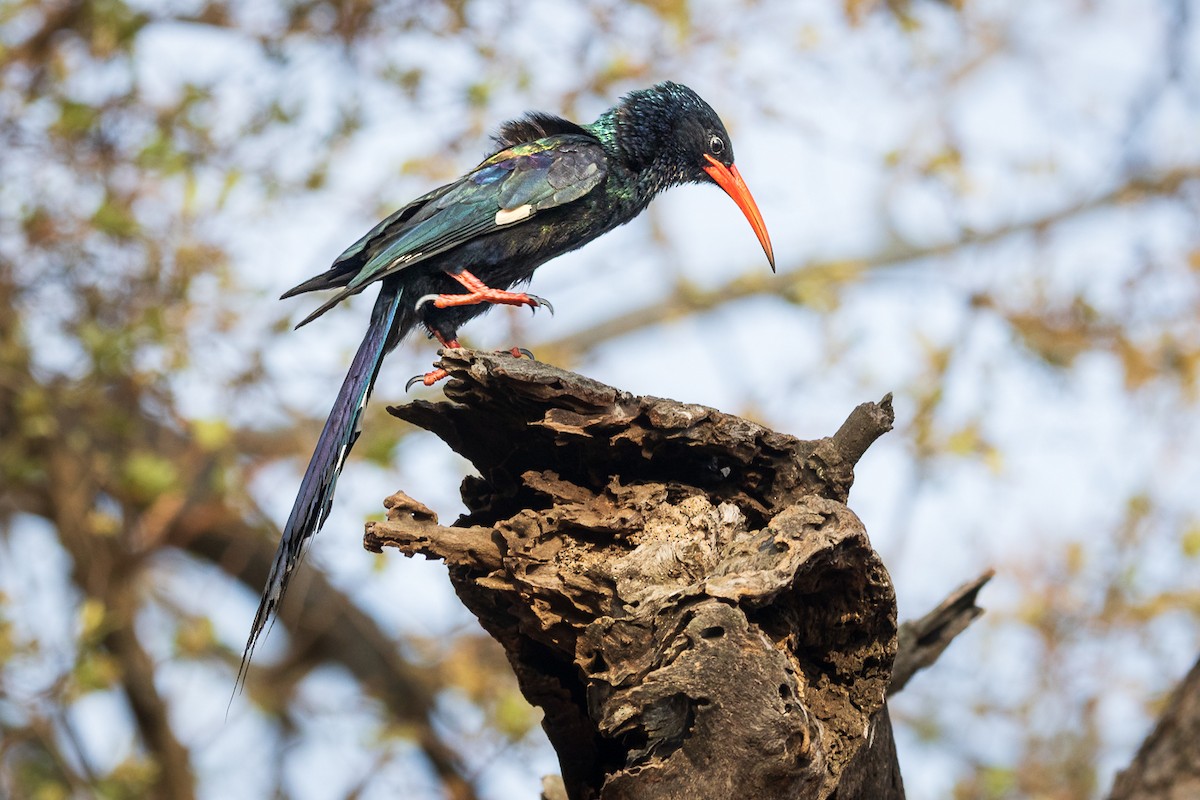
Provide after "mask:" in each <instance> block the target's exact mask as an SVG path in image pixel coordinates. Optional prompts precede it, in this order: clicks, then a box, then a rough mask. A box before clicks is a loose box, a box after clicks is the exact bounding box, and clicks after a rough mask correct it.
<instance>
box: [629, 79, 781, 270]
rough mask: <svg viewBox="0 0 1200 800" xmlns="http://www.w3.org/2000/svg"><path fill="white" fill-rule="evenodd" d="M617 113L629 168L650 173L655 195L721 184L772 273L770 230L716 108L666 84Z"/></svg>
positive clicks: (632, 98)
mask: <svg viewBox="0 0 1200 800" xmlns="http://www.w3.org/2000/svg"><path fill="white" fill-rule="evenodd" d="M615 110H616V112H617V114H616V135H617V140H618V142H619V144H620V147H621V150H622V152H623V154H624V156H625V161H626V163H627V166H629V167H630V168H631V169H634V170H637V171H639V172H641V173H642V174H644V175H646V176H647V177H648V178H649V183H650V185H651V187H652V190H653V191H655V192H657V191H659V190H661V189H666V188H668V187H670V186H677V185H679V184H683V183H715V184H716V185H718V186H720V187H721V188H722V189H724V190H725V193H726V194H728V195H729V196H730V197H731V198H733V201H734V202H735V203H737V205H738V208H740V209H741V210H742V213H743V214H745V215H746V219H747V220H749V221H750V226H751V227H752V228H753V229H754V233H755V235H757V236H758V241H759V242H760V243H761V244H762V248H763V251H764V252H765V253H766V254H767V260H768V261H769V262H770V263H771V269H772V270H774V269H775V253H774V251H773V249H772V248H771V239H770V237H769V236H768V235H767V226H766V224H765V223H764V222H763V218H762V214H760V213H759V211H758V205H757V204H756V203H755V202H754V198H753V197H752V196H751V194H750V190H749V189H748V188H746V183H745V181H743V180H742V176H741V174H740V173H739V172H738V169H737V167H735V166H734V164H733V142H732V141H730V139H729V133H728V131H726V130H725V125H724V124H723V123H722V122H721V118H720V117H718V116H717V112H715V111H713V109H712V106H710V105H709V104H708V103H706V102H704V100H703V99H701V97H700V95H698V94H696V93H695V92H694V91H692V90H691V89H689V88H688V87H686V86H684V85H682V84H678V83H672V82H670V81H668V82H666V83H660V84H658V85H657V86H653V87H651V88H649V89H641V90H638V91H635V92H631V93H630V94H628V95H626V96H625V97H624V98H623V99H622V101H621V103H620V105H619V106H618V107H617V108H616V109H615Z"/></svg>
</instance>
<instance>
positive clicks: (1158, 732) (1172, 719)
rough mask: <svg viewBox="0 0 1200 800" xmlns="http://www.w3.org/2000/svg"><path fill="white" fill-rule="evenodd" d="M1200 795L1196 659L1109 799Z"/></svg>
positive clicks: (1199, 672)
mask: <svg viewBox="0 0 1200 800" xmlns="http://www.w3.org/2000/svg"><path fill="white" fill-rule="evenodd" d="M1197 797H1200V661H1197V662H1196V664H1195V666H1193V667H1192V670H1191V672H1189V673H1188V674H1187V677H1185V678H1184V679H1183V680H1182V681H1181V682H1180V683H1179V686H1177V687H1175V691H1174V692H1172V693H1171V697H1170V699H1169V700H1168V701H1167V704H1166V706H1165V710H1164V711H1163V715H1162V717H1161V718H1160V719H1159V721H1158V724H1157V725H1155V727H1154V731H1153V732H1151V734H1150V735H1149V736H1148V737H1146V741H1145V742H1143V743H1142V747H1141V749H1140V750H1138V753H1137V756H1135V757H1134V759H1133V763H1132V764H1130V765H1129V768H1128V769H1126V770H1124V771H1123V772H1121V773H1120V774H1119V775H1117V779H1116V781H1115V783H1114V784H1113V789H1112V793H1111V794H1110V795H1109V796H1108V798H1109V800H1195V798H1197Z"/></svg>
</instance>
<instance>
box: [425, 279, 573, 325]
mask: <svg viewBox="0 0 1200 800" xmlns="http://www.w3.org/2000/svg"><path fill="white" fill-rule="evenodd" d="M446 274H447V275H449V276H450V277H451V278H453V279H454V280H456V281H458V282H459V283H461V284H462V286H463V288H464V289H466V290H467V293H466V294H427V295H425V296H424V297H422V298H421V299H420V300H418V301H417V306H418V307H420V306H421V305H423V304H425V303H433V305H434V307H436V308H450V307H451V306H474V305H478V304H479V303H496V304H498V305H505V306H529V307H530V308H532V309H536V308H537V307H538V306H545V307H546V308H547V309H548V310H549V311H550V313H551V314H553V313H554V306H552V305H550V304H549V303H548V302H546V300H545V298H542V297H538V296H537V295H535V294H526V293H525V292H509V291H505V290H504V289H493V288H492V287H490V286H488V285H487V284H486V283H484V282H483V281H481V280H479V278H476V277H475V276H474V275H472V274H471V273H470V272H467V271H466V270H465V269H464V270H462V271H461V272H458V273H453V272H448V273H446Z"/></svg>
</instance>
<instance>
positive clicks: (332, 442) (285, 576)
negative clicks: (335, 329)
mask: <svg viewBox="0 0 1200 800" xmlns="http://www.w3.org/2000/svg"><path fill="white" fill-rule="evenodd" d="M402 297H403V292H402V291H401V289H400V286H399V285H398V284H394V283H392V282H390V281H385V282H384V283H383V285H382V287H381V288H380V291H379V297H378V299H376V301H375V308H374V309H373V310H372V311H371V325H370V327H369V328H367V335H366V336H365V337H364V338H363V342H362V344H361V345H359V347H358V353H356V354H355V356H354V361H353V362H352V363H351V364H350V371H349V372H348V373H347V374H346V379H345V381H343V382H342V388H341V391H339V392H338V396H337V400H335V401H334V403H333V409H332V410H331V411H330V412H329V418H328V419H327V420H325V428H324V430H322V431H321V437H320V438H319V439H318V440H317V446H316V449H315V450H314V451H313V454H312V459H311V460H309V462H308V469H307V470H306V471H305V473H304V480H303V481H301V483H300V492H299V494H298V495H297V496H296V502H295V504H294V505H293V506H292V513H291V515H290V516H288V521H287V526H286V527H285V528H284V529H283V537H282V538H281V539H280V541H279V548H278V549H277V550H276V551H275V561H274V563H272V564H271V573H270V575H269V576H268V577H267V585H266V586H265V587H264V589H263V595H262V600H261V601H259V604H258V613H257V614H255V616H254V626H253V627H252V628H251V629H250V637H249V638H248V639H247V640H246V649H245V650H244V651H243V652H242V664H241V667H240V668H239V669H238V677H237V682H236V683H235V684H234V693H235V694H236V693H237V690H238V689H239V688H240V687H241V686H242V684H243V683H244V681H245V679H246V671H247V669H248V667H249V665H250V659H251V657H252V656H253V655H254V647H255V645H256V644H257V643H258V637H259V635H260V634H262V632H263V629H264V628H265V627H266V625H267V623H268V622H269V621H270V620H271V619H272V617H273V615H274V614H275V611H276V609H277V608H278V606H279V603H280V602H281V601H282V599H283V595H284V592H286V591H287V586H288V582H289V581H290V580H291V578H292V573H293V571H294V570H295V568H296V567H297V565H299V563H300V559H301V556H302V555H303V552H304V547H305V545H306V544H307V542H308V540H309V539H310V538H312V536H313V535H314V534H315V533H316V532H317V531H319V530H320V529H321V526H322V525H323V524H324V523H325V518H326V517H328V516H329V509H330V506H331V505H332V503H333V490H334V487H335V486H336V485H337V479H338V475H340V474H341V472H342V466H343V465H344V464H345V463H346V456H347V455H349V453H350V448H351V447H353V446H354V442H355V440H356V439H358V434H359V430H360V427H359V426H360V424H361V422H362V414H363V410H364V409H365V408H366V405H367V399H368V398H369V397H370V396H371V388H372V386H374V384H375V377H376V376H377V375H378V374H379V366H380V364H381V363H382V362H383V357H384V355H385V354H386V353H387V352H388V351H389V350H390V349H391V348H392V347H394V346H395V344H396V342H398V341H399V340H400V339H401V338H403V336H404V334H405V333H407V332H408V329H409V328H411V327H412V326H413V324H414V321H415V315H414V314H412V313H408V312H409V311H411V310H408V309H406V310H401V306H402ZM398 317H399V320H397V318H398ZM397 321H399V324H397Z"/></svg>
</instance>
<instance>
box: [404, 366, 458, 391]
mask: <svg viewBox="0 0 1200 800" xmlns="http://www.w3.org/2000/svg"><path fill="white" fill-rule="evenodd" d="M449 375H450V373H449V372H446V370H444V369H441V368H440V367H439V368H438V369H432V370H430V371H429V372H426V373H425V374H424V375H413V376H412V377H411V378H409V379H408V383H406V384H404V391H406V392H407V391H408V390H409V389H411V388H412V387H413V386H415V385H416V384H418V383H423V384H425V385H426V386H433V385H434V384H435V383H437V382H438V381H440V380H441V379H442V378H445V377H448V376H449Z"/></svg>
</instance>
